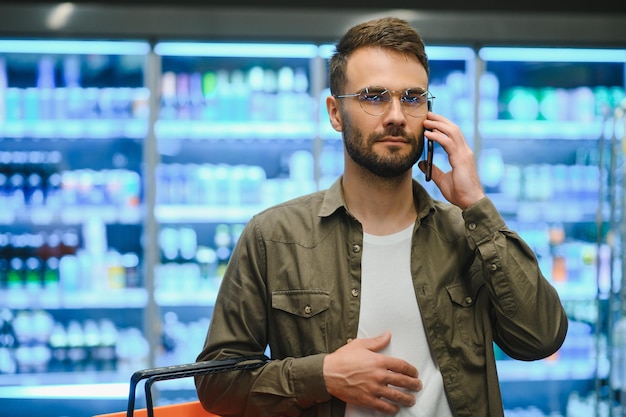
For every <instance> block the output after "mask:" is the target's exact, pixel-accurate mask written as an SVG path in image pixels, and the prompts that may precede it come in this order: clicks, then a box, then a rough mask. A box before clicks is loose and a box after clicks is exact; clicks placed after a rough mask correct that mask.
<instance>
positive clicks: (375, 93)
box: [359, 88, 390, 104]
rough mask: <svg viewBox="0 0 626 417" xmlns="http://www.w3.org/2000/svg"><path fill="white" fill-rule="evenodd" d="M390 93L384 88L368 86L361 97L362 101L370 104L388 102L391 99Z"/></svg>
mask: <svg viewBox="0 0 626 417" xmlns="http://www.w3.org/2000/svg"><path fill="white" fill-rule="evenodd" d="M389 97H390V95H389V92H387V90H385V89H384V88H366V89H364V90H363V91H361V95H360V96H359V98H360V99H361V101H364V102H366V103H370V104H378V103H386V102H388V101H389V100H390V98H389Z"/></svg>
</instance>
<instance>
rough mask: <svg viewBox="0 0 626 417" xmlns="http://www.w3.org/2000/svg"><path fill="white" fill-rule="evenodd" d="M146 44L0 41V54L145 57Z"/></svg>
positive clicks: (124, 42) (146, 51) (148, 45)
mask: <svg viewBox="0 0 626 417" xmlns="http://www.w3.org/2000/svg"><path fill="white" fill-rule="evenodd" d="M149 51H150V44H148V43H147V42H131V41H70V40H39V41H33V40H19V39H14V40H0V53H26V54H28V53H30V54H89V55H145V54H147V53H148V52H149Z"/></svg>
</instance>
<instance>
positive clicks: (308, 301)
mask: <svg viewBox="0 0 626 417" xmlns="http://www.w3.org/2000/svg"><path fill="white" fill-rule="evenodd" d="M329 306H330V293H329V292H328V291H323V290H288V291H274V292H273V293H272V308H275V309H277V310H282V311H285V312H287V313H290V314H294V315H296V316H300V317H313V316H315V315H316V314H319V313H321V312H322V311H325V310H328V307H329Z"/></svg>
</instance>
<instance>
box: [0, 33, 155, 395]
mask: <svg viewBox="0 0 626 417" xmlns="http://www.w3.org/2000/svg"><path fill="white" fill-rule="evenodd" d="M148 50H149V49H148V45H147V43H143V42H140V43H135V42H121V41H114V42H100V41H84V42H81V41H34V40H33V41H21V40H0V144H1V146H0V206H2V210H1V212H2V213H1V214H0V390H2V389H5V388H7V387H8V388H10V387H13V386H17V387H20V386H26V387H30V386H33V385H34V386H43V387H45V386H48V385H51V384H58V383H60V382H63V381H65V382H66V383H68V384H76V383H77V381H79V380H80V381H83V382H84V383H95V382H97V381H99V380H100V379H101V378H102V376H103V375H109V376H108V377H106V378H109V379H110V380H111V381H126V380H127V377H126V369H128V368H130V367H132V366H136V365H137V364H139V365H140V366H142V365H145V366H147V365H148V362H147V358H148V356H147V353H146V352H147V351H148V349H144V350H143V351H141V352H126V351H124V349H123V345H122V344H121V343H119V341H120V340H124V338H125V337H128V338H129V340H130V336H128V335H131V334H134V335H135V336H134V339H132V340H133V341H134V342H135V347H136V348H137V349H139V348H140V347H141V346H142V342H143V344H144V345H147V335H146V333H145V329H144V328H143V323H142V320H143V309H144V308H145V306H146V304H147V300H148V296H147V293H146V291H145V288H144V284H145V282H144V278H143V272H142V270H143V265H142V263H143V258H144V256H143V248H142V244H141V240H142V237H141V234H142V221H143V220H142V214H141V213H142V206H143V199H144V196H143V189H144V187H143V182H144V180H143V178H142V173H141V166H142V158H143V154H142V149H143V142H144V141H145V138H146V135H147V132H148V120H149V119H148V116H149V114H148V109H149V98H150V92H149V90H148V89H147V88H146V86H145V85H144V81H143V79H144V71H145V55H146V54H147V52H148ZM18 397H19V395H18Z"/></svg>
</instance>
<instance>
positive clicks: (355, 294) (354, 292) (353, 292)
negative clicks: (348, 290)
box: [352, 288, 359, 297]
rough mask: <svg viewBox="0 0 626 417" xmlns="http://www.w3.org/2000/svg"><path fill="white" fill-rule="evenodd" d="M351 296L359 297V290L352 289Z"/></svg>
mask: <svg viewBox="0 0 626 417" xmlns="http://www.w3.org/2000/svg"><path fill="white" fill-rule="evenodd" d="M352 296H353V297H358V296H359V290H358V289H356V288H352Z"/></svg>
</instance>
